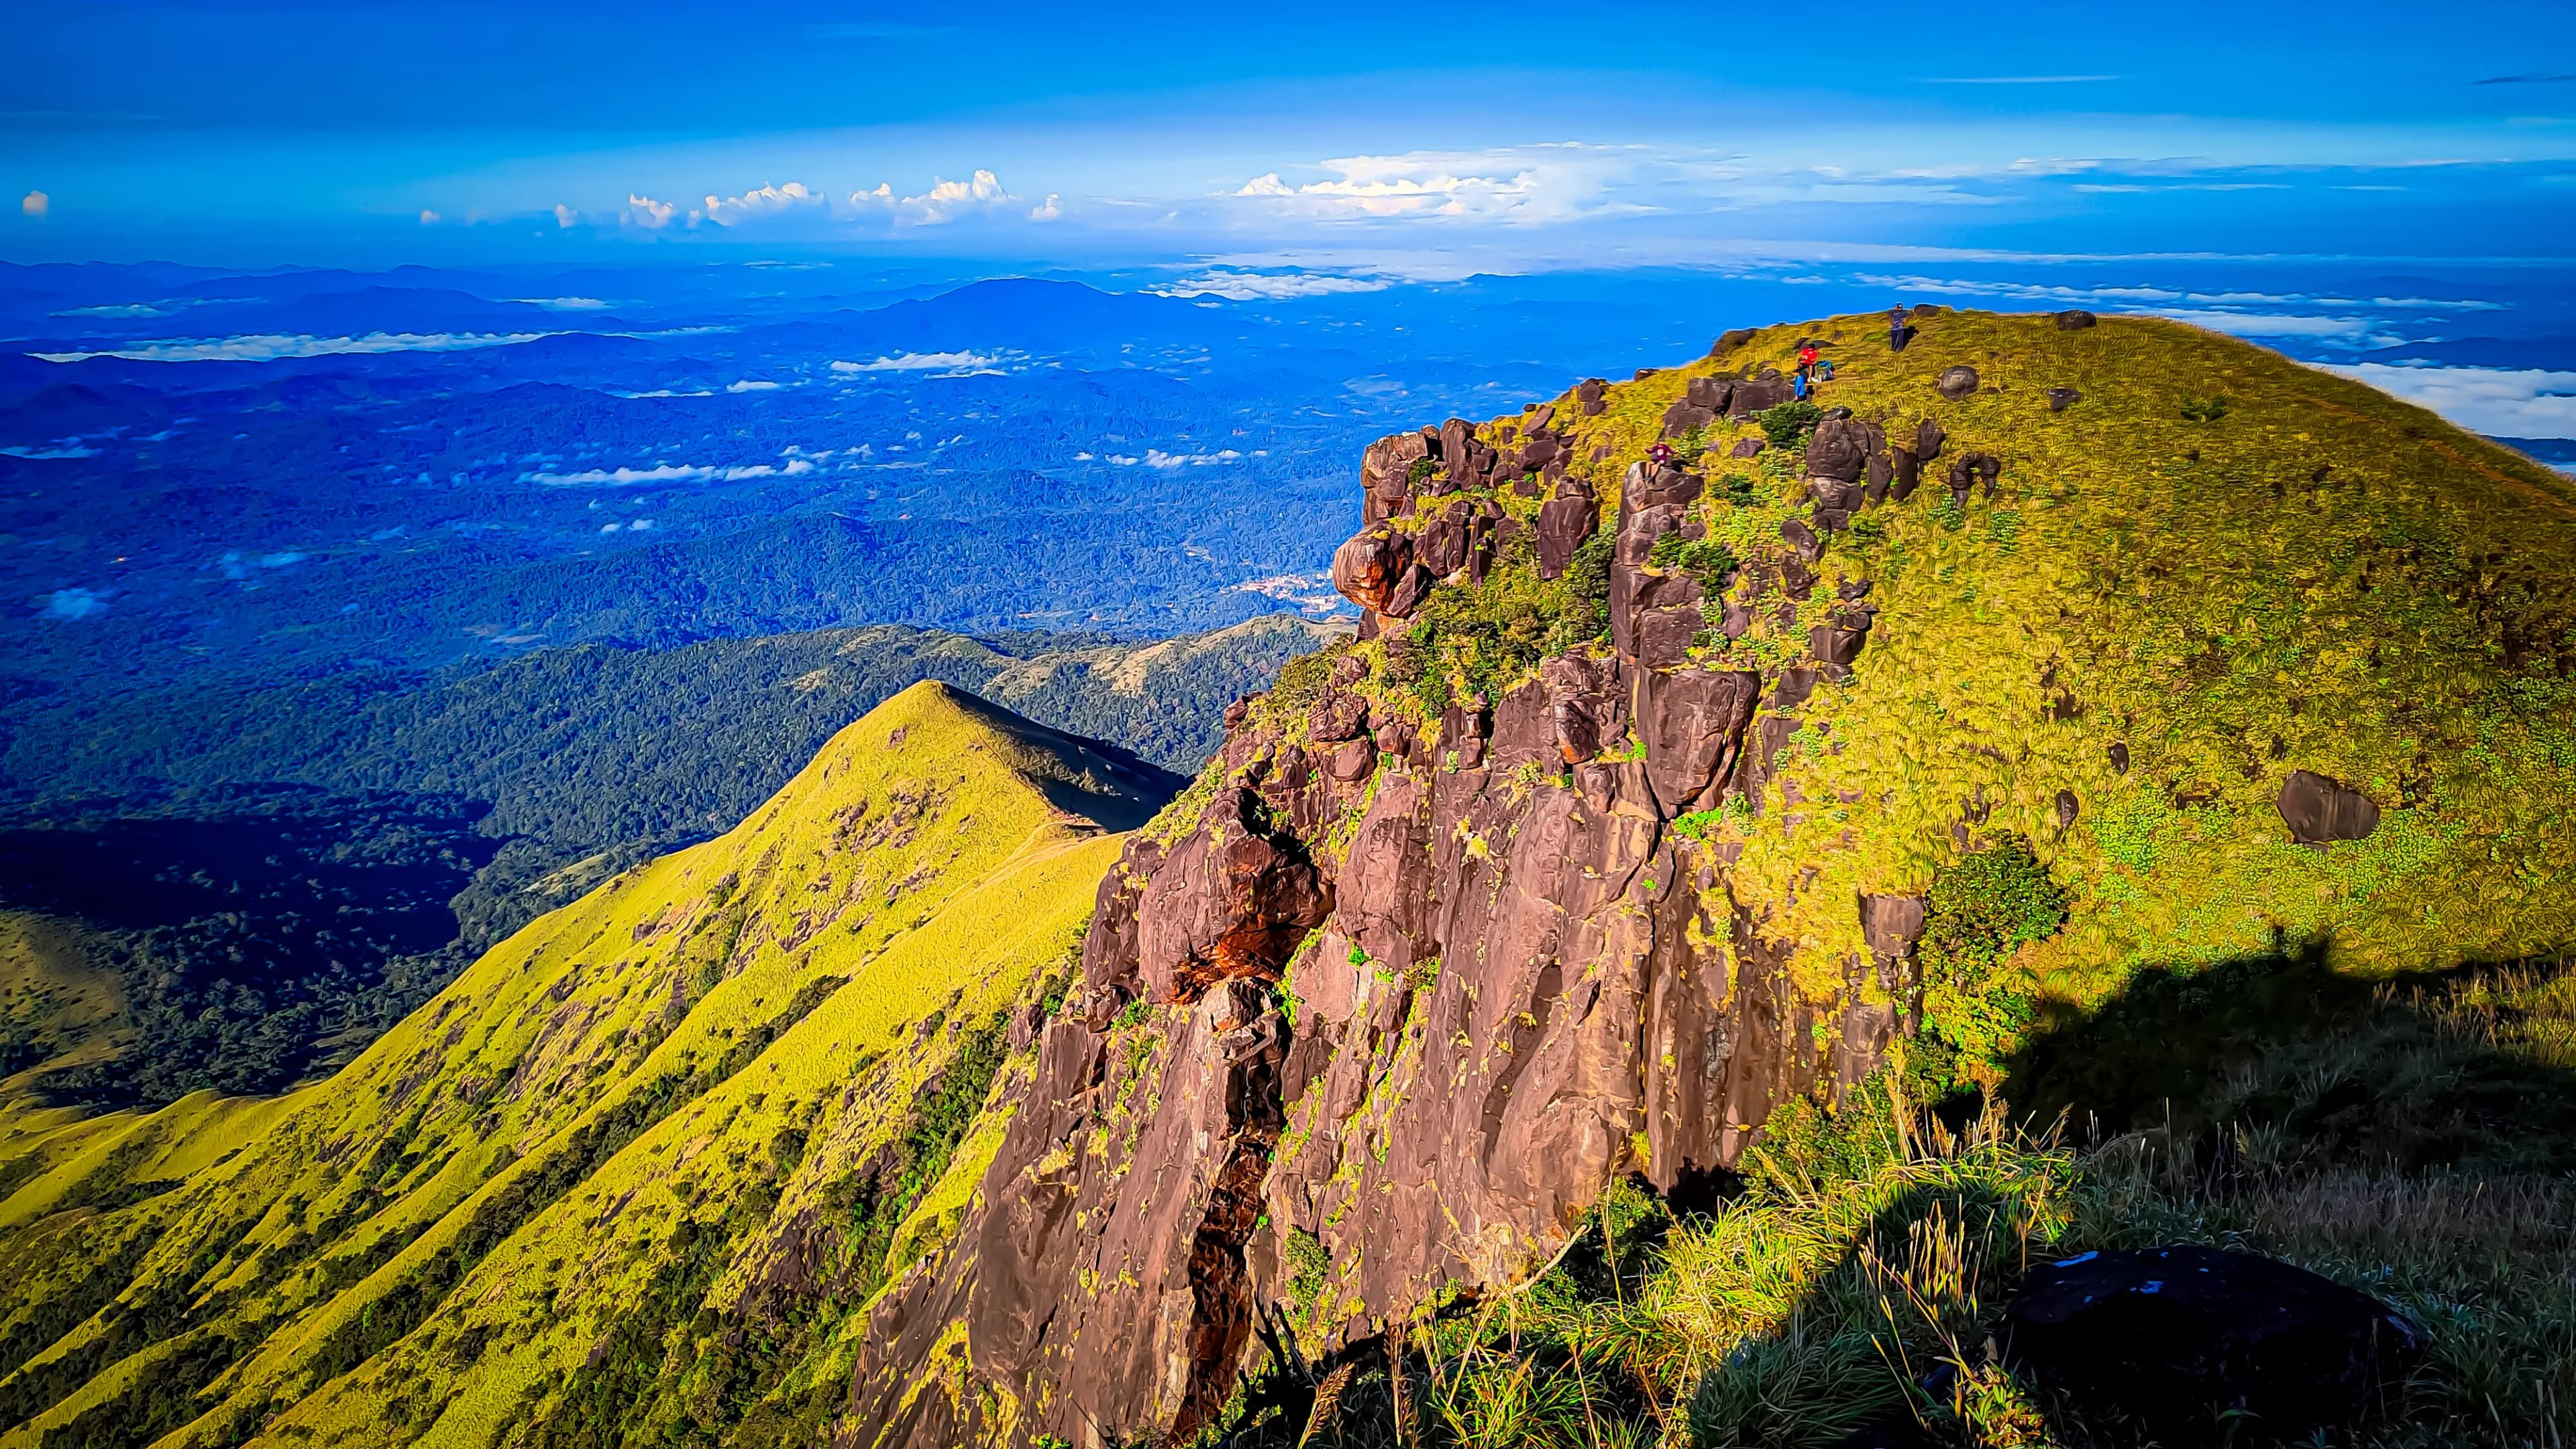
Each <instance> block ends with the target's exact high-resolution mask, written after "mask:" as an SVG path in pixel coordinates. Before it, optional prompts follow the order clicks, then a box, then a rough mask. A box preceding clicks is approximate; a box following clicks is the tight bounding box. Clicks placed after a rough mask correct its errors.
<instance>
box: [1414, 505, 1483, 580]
mask: <svg viewBox="0 0 2576 1449" xmlns="http://www.w3.org/2000/svg"><path fill="white" fill-rule="evenodd" d="M1469 511H1470V510H1469V508H1468V505H1467V502H1466V500H1464V499H1461V500H1459V501H1458V502H1455V503H1452V504H1450V505H1449V507H1448V509H1447V510H1446V511H1445V512H1443V513H1441V514H1440V515H1439V516H1438V517H1436V518H1434V519H1432V520H1431V521H1430V522H1428V523H1426V524H1424V525H1423V526H1422V532H1421V533H1420V534H1418V535H1416V536H1415V538H1414V540H1413V561H1414V562H1415V563H1418V564H1420V565H1422V567H1423V568H1425V569H1427V570H1429V571H1430V574H1431V576H1432V577H1433V578H1437V579H1445V578H1447V577H1449V576H1450V575H1451V574H1454V573H1456V572H1457V571H1458V570H1460V569H1462V568H1465V567H1466V566H1467V531H1468V525H1467V519H1468V514H1469Z"/></svg>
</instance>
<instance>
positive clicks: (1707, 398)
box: [1682, 377, 1735, 413]
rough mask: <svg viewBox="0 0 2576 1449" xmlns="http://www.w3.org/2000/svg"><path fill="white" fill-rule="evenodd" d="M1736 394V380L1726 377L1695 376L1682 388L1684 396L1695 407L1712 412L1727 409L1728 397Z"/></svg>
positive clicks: (1720, 411)
mask: <svg viewBox="0 0 2576 1449" xmlns="http://www.w3.org/2000/svg"><path fill="white" fill-rule="evenodd" d="M1734 394H1735V382H1734V380H1733V379H1731V378H1724V377H1694V378H1692V379H1691V380H1690V382H1689V384H1688V385H1686V386H1685V387H1684V388H1683V389H1682V398H1683V400H1684V401H1686V402H1688V403H1689V404H1690V405H1691V406H1693V407H1700V408H1706V409H1708V410H1709V411H1710V412H1712V413H1722V412H1724V411H1726V403H1727V399H1729V398H1730V397H1732V396H1734Z"/></svg>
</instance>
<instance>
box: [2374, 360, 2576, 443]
mask: <svg viewBox="0 0 2576 1449" xmlns="http://www.w3.org/2000/svg"><path fill="white" fill-rule="evenodd" d="M2326 371H2328V372H2336V373H2341V374H2342V375H2344V376H2345V377H2350V378H2356V379H2358V380H2360V381H2362V382H2366V383H2368V384H2370V385H2371V386H2372V387H2375V388H2378V389H2379V390H2380V391H2382V392H2388V393H2394V394H2395V395H2397V396H2398V397H2402V398H2404V399H2406V400H2407V401H2408V402H2411V403H2416V404H2419V405H2421V406H2424V407H2428V408H2431V409H2432V410H2433V411H2435V412H2437V413H2440V414H2441V415H2442V416H2444V417H2446V418H2449V419H2450V420H2451V421H2452V422H2455V423H2457V424H2459V425H2460V426H2461V427H2464V428H2467V429H2469V430H2471V431H2473V432H2480V433H2486V434H2489V435H2491V436H2494V437H2499V438H2576V372H2546V371H2542V370H2540V369H2537V368H2505V367H2408V366H2402V365H2399V364H2394V363H2386V362H2360V363H2354V364H2352V365H2350V366H2343V367H2328V368H2327V369H2326Z"/></svg>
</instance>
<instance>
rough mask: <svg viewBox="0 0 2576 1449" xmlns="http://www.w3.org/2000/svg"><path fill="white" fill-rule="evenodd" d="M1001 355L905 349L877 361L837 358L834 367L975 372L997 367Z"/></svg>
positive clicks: (839, 369) (836, 369)
mask: <svg viewBox="0 0 2576 1449" xmlns="http://www.w3.org/2000/svg"><path fill="white" fill-rule="evenodd" d="M999 360H1000V359H999V358H997V357H994V356H991V355H988V354H985V353H981V352H904V353H897V354H896V355H894V356H892V357H880V358H878V359H877V360H876V361H874V362H835V363H833V364H832V370H833V371H834V372H838V373H853V372H973V371H980V370H983V369H987V368H991V367H994V366H996V365H997V364H998V362H999Z"/></svg>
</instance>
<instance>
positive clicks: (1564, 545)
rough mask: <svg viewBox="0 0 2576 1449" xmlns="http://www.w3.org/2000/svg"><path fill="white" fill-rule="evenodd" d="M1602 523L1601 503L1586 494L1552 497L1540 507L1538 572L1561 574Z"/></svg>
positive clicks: (1542, 575)
mask: <svg viewBox="0 0 2576 1449" xmlns="http://www.w3.org/2000/svg"><path fill="white" fill-rule="evenodd" d="M1600 526H1601V505H1600V504H1598V503H1596V502H1594V501H1593V500H1592V499H1591V498H1589V497H1586V496H1585V495H1583V494H1579V493H1577V494H1569V495H1567V496H1566V497H1562V498H1551V499H1549V500H1548V501H1547V502H1545V503H1542V504H1540V505H1539V507H1538V576H1539V577H1540V578H1543V579H1554V578H1561V577H1563V576H1564V574H1565V571H1566V569H1567V568H1568V567H1569V566H1570V565H1572V564H1573V562H1574V551H1575V550H1576V549H1578V548H1581V547H1582V546H1583V541H1584V540H1585V539H1587V538H1590V537H1591V536H1592V535H1593V534H1594V533H1595V532H1596V531H1597V530H1598V529H1599V528H1600Z"/></svg>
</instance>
